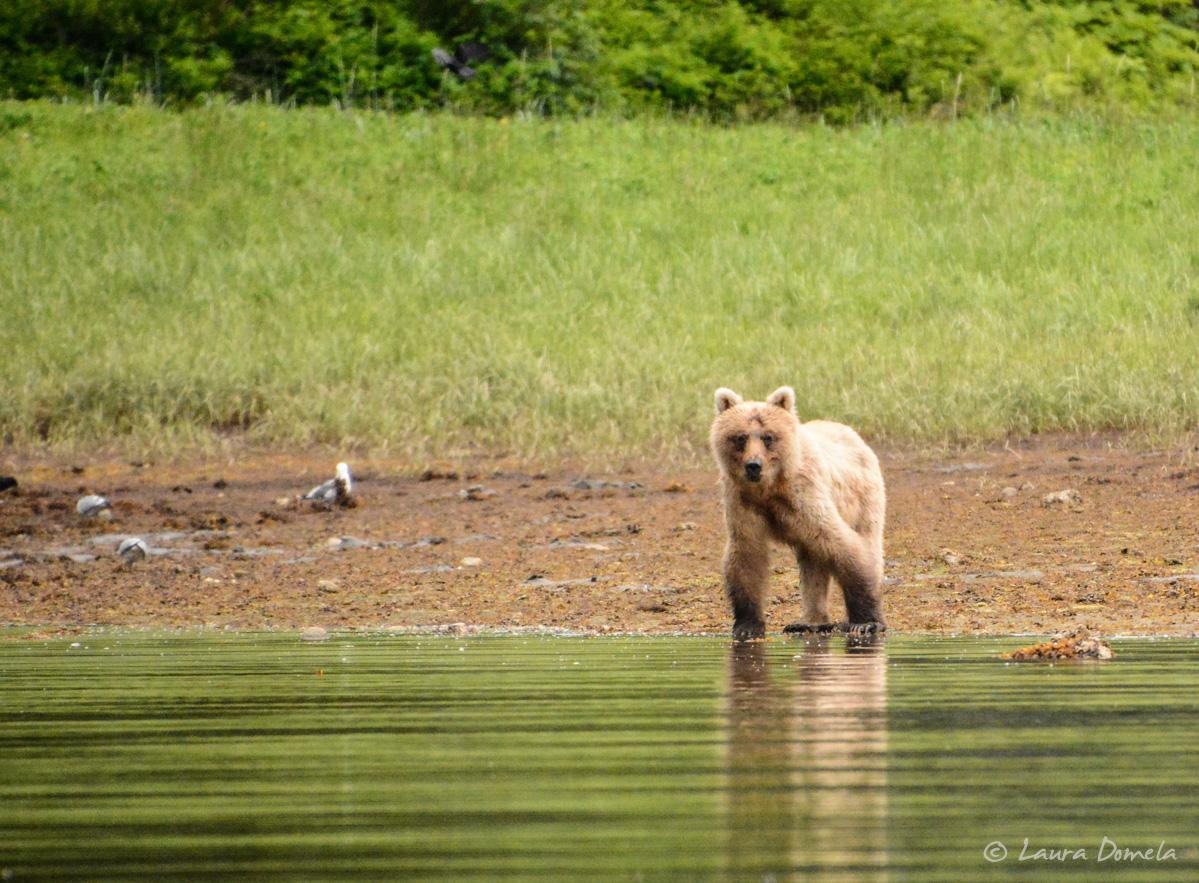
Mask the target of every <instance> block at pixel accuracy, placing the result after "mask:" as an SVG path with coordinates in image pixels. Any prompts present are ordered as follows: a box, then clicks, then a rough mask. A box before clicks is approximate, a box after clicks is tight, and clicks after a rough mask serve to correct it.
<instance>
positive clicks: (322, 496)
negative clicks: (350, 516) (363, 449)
mask: <svg viewBox="0 0 1199 883" xmlns="http://www.w3.org/2000/svg"><path fill="white" fill-rule="evenodd" d="M353 486H354V483H353V480H352V479H351V478H350V467H349V465H348V464H346V463H338V464H337V474H336V475H335V476H334V477H333V478H330V479H329V480H328V481H326V482H325V483H324V484H318V485H317V486H316V487H314V488H313V489H312V490H310V491H309V492H308V493H306V494H304V496H303V497H301V498H300V499H302V500H316V501H317V502H319V503H329V504H333V503H337V504H339V505H342V506H344V505H345V504H346V501H348V500H349V499H350V491H351V490H352V489H353Z"/></svg>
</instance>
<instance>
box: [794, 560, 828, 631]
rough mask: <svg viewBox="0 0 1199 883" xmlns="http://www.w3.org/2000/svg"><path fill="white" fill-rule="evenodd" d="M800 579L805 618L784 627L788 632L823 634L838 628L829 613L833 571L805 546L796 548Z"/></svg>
mask: <svg viewBox="0 0 1199 883" xmlns="http://www.w3.org/2000/svg"><path fill="white" fill-rule="evenodd" d="M796 558H797V559H798V561H799V581H800V586H801V588H802V589H803V619H802V620H800V621H799V622H793V623H791V624H790V625H788V626H787V627H786V628H784V629H783V631H784V632H787V633H788V634H800V635H806V634H812V633H816V634H823V633H826V632H831V631H833V630H834V629H836V627H837V626H836V624H835V623H834V622H833V621H832V619H831V618H830V617H829V615H828V592H829V584H830V581H831V580H832V576H833V574H832V571H831V570H830V569H829V567H828V564H827V563H825V562H824V561H821V560H820V559H819V558H817V557H816V556H815V555H812V554H811V553H809V552H808V551H807V550H805V549H804V548H802V547H800V548H798V549H796Z"/></svg>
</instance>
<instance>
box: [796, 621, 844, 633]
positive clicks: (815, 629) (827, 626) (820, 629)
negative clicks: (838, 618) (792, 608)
mask: <svg viewBox="0 0 1199 883" xmlns="http://www.w3.org/2000/svg"><path fill="white" fill-rule="evenodd" d="M836 629H837V626H836V624H834V623H831V622H824V623H819V624H818V625H811V624H809V623H806V622H793V623H791V624H790V625H787V626H783V631H784V632H785V633H787V634H788V635H827V634H828V633H829V632H832V631H836Z"/></svg>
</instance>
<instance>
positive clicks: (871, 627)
mask: <svg viewBox="0 0 1199 883" xmlns="http://www.w3.org/2000/svg"><path fill="white" fill-rule="evenodd" d="M716 401H717V415H716V419H715V420H714V421H713V422H712V433H711V446H712V452H713V454H714V455H715V457H716V461H717V463H718V464H719V465H720V471H721V485H722V488H723V494H724V517H725V527H726V529H727V532H728V544H727V546H726V548H725V555H724V567H723V570H724V584H725V592H726V594H727V596H728V598H729V602H730V604H731V605H732V608H733V635H734V637H736V638H739V639H747V638H756V637H760V636H762V635H763V634H765V629H766V624H765V618H764V615H763V607H764V604H765V600H766V593H767V588H768V584H769V580H770V546H771V544H772V543H775V542H777V543H782V544H784V545H787V546H790V547H791V548H792V549H793V550H794V551H795V554H796V558H797V560H798V562H799V568H800V580H801V585H802V588H803V619H802V621H801V622H800V623H797V624H795V625H792V626H788V630H789V631H808V630H828V629H830V628H832V627H833V623H832V621H831V619H830V616H829V611H828V593H829V591H830V588H831V583H832V581H834V580H835V581H836V582H837V584H838V585H839V586H840V587H841V592H842V595H843V597H844V599H845V608H846V612H847V614H848V616H847V622H845V623H843V624H842V625H843V627H844V628H846V629H848V630H850V631H855V632H868V631H882V630H883V629H885V628H886V620H885V618H884V616H883V604H882V578H883V526H884V520H885V511H886V491H885V488H884V485H883V476H882V471H881V470H880V469H879V465H878V458H877V457H875V455H874V452H873V451H871V450H870V448H869V446H867V444H866V443H865V442H864V441H862V439H861V437H859V436H858V434H857V433H856V432H854V431H853V430H852V429H850V428H849V427H848V426H843V425H842V424H840V423H832V422H829V421H826V420H813V421H811V422H808V423H800V422H799V418H798V417H797V416H796V414H795V393H794V391H793V390H792V389H791V388H790V387H781V388H780V389H778V390H776V391H775V392H774V393H772V394H771V395H770V396H769V397H768V398H767V400H766V401H765V402H746V401H744V400H742V398H741V397H740V396H739V395H737V394H736V393H735V392H733V391H732V390H728V389H721V390H718V391H717V394H716ZM722 404H723V407H721V406H722ZM755 464H756V465H755ZM755 475H757V476H758V477H757V479H756V480H755V479H754V477H753V476H755Z"/></svg>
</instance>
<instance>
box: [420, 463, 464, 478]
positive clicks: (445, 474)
mask: <svg viewBox="0 0 1199 883" xmlns="http://www.w3.org/2000/svg"><path fill="white" fill-rule="evenodd" d="M458 478H459V475H458V470H457V469H450V468H448V467H443V466H426V467H425V471H424V472H422V473H421V474H420V480H421V481H457V480H458Z"/></svg>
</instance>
